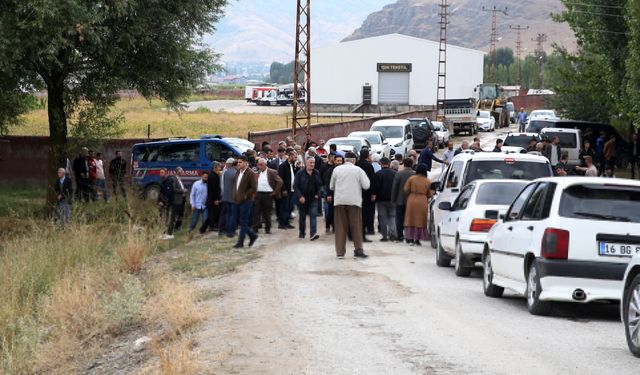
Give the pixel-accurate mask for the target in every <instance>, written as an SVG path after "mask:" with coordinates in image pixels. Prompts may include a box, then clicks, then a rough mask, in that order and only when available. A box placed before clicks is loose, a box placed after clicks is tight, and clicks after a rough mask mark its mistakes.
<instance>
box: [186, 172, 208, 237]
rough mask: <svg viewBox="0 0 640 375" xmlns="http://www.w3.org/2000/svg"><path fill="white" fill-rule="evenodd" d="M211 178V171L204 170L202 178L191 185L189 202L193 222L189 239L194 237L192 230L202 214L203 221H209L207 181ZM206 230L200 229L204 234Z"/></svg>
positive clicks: (190, 226)
mask: <svg viewBox="0 0 640 375" xmlns="http://www.w3.org/2000/svg"><path fill="white" fill-rule="evenodd" d="M208 180H209V173H208V172H204V173H203V174H202V178H201V179H200V180H198V181H196V182H195V183H194V184H193V186H192V187H191V194H190V195H189V204H190V205H191V224H190V225H189V239H188V241H191V239H192V238H193V235H192V233H191V232H192V231H193V229H194V228H195V227H196V225H197V224H198V219H199V218H200V216H202V222H203V223H204V222H205V221H207V213H208V212H207V194H208V189H207V181H208ZM203 233H204V230H201V231H200V234H203Z"/></svg>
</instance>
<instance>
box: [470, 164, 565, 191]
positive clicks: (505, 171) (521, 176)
mask: <svg viewBox="0 0 640 375" xmlns="http://www.w3.org/2000/svg"><path fill="white" fill-rule="evenodd" d="M467 168H468V169H467V177H466V179H465V181H464V184H465V185H466V184H468V183H469V182H472V181H475V180H488V179H512V180H525V181H529V180H535V179H536V178H540V177H549V176H552V175H553V174H552V172H551V168H550V167H549V164H547V163H541V162H533V161H517V160H514V159H513V158H509V157H506V158H505V159H504V160H471V161H470V162H469V166H468V167H467Z"/></svg>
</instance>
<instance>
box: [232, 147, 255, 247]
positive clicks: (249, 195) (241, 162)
mask: <svg viewBox="0 0 640 375" xmlns="http://www.w3.org/2000/svg"><path fill="white" fill-rule="evenodd" d="M237 163H238V173H237V174H236V177H235V179H234V180H233V200H234V201H235V202H236V204H237V205H238V225H239V226H240V233H239V234H238V242H237V243H236V244H235V245H234V246H233V247H234V248H235V249H239V248H242V247H244V238H245V236H247V235H248V236H249V246H251V245H253V243H254V242H256V240H257V239H258V235H257V234H256V232H255V231H254V230H253V228H251V217H252V215H253V195H254V194H255V193H256V188H257V187H258V180H257V179H256V176H255V173H253V171H252V170H251V168H249V160H248V158H247V157H246V156H240V157H238V161H237Z"/></svg>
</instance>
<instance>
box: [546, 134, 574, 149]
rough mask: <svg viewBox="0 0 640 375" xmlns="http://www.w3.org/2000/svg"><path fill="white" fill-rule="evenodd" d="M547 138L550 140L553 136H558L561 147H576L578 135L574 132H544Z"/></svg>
mask: <svg viewBox="0 0 640 375" xmlns="http://www.w3.org/2000/svg"><path fill="white" fill-rule="evenodd" d="M544 134H545V135H546V136H547V139H549V140H551V139H552V138H553V137H558V139H559V140H560V147H562V148H576V147H578V139H577V138H578V137H577V136H576V133H556V132H545V133H544Z"/></svg>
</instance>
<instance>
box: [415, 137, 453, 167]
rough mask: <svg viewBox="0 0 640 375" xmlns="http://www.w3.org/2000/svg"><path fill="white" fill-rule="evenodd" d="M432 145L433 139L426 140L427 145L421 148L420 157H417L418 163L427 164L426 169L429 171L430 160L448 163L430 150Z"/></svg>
mask: <svg viewBox="0 0 640 375" xmlns="http://www.w3.org/2000/svg"><path fill="white" fill-rule="evenodd" d="M432 147H433V141H428V142H427V147H425V148H424V150H422V152H421V153H420V157H419V158H418V164H425V165H426V166H427V171H431V165H432V161H433V160H435V161H437V162H438V163H441V164H445V165H449V162H446V161H444V160H441V159H439V158H438V157H437V156H436V155H435V154H434V153H433V151H432V150H431V148H432Z"/></svg>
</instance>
